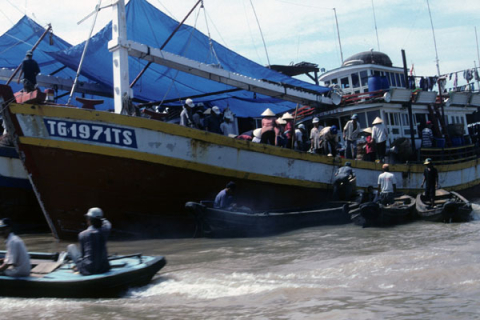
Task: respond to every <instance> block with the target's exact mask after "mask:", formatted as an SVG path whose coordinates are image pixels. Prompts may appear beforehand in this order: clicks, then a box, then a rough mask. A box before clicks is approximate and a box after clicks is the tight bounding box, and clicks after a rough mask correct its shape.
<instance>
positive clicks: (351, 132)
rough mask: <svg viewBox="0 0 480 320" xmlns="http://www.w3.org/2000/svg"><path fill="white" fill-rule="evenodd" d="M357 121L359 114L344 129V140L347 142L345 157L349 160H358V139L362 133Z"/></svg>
mask: <svg viewBox="0 0 480 320" xmlns="http://www.w3.org/2000/svg"><path fill="white" fill-rule="evenodd" d="M357 119H358V116H357V114H354V115H353V116H352V117H351V118H350V121H348V122H347V124H346V125H345V127H344V128H343V139H344V140H345V141H346V142H347V149H346V152H345V157H346V158H347V159H357V139H358V135H359V134H360V132H361V131H362V128H361V127H360V124H359V123H358V121H357Z"/></svg>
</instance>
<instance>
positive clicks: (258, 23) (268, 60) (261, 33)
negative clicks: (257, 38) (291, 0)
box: [250, 0, 270, 65]
mask: <svg viewBox="0 0 480 320" xmlns="http://www.w3.org/2000/svg"><path fill="white" fill-rule="evenodd" d="M250 4H251V5H252V9H253V14H254V15H255V19H256V20H257V25H258V29H259V30H260V35H261V36H262V41H263V47H264V48H265V54H266V56H267V62H268V65H270V59H269V58H268V52H267V45H266V44H265V39H264V38H263V32H262V28H261V27H260V22H259V21H258V17H257V13H256V12H255V7H254V6H253V2H252V0H250Z"/></svg>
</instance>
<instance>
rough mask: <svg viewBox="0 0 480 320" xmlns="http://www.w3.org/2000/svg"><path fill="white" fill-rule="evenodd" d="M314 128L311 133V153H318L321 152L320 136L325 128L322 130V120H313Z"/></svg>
mask: <svg viewBox="0 0 480 320" xmlns="http://www.w3.org/2000/svg"><path fill="white" fill-rule="evenodd" d="M312 124H313V128H312V130H311V131H310V152H311V153H318V152H319V151H320V149H319V142H320V141H319V140H318V139H319V136H320V130H322V129H323V128H320V120H319V119H318V118H313V120H312Z"/></svg>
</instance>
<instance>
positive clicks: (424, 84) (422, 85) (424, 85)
mask: <svg viewBox="0 0 480 320" xmlns="http://www.w3.org/2000/svg"><path fill="white" fill-rule="evenodd" d="M419 87H420V89H422V91H428V79H425V78H424V77H421V78H420V85H419Z"/></svg>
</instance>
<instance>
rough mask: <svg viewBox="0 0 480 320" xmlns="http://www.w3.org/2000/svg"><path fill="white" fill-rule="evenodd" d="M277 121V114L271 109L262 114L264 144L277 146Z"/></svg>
mask: <svg viewBox="0 0 480 320" xmlns="http://www.w3.org/2000/svg"><path fill="white" fill-rule="evenodd" d="M275 120H276V119H275V113H273V112H272V110H270V108H267V109H266V110H265V111H264V112H263V113H262V143H266V144H270V145H273V146H276V145H277V135H278V128H277V125H276V122H275Z"/></svg>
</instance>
